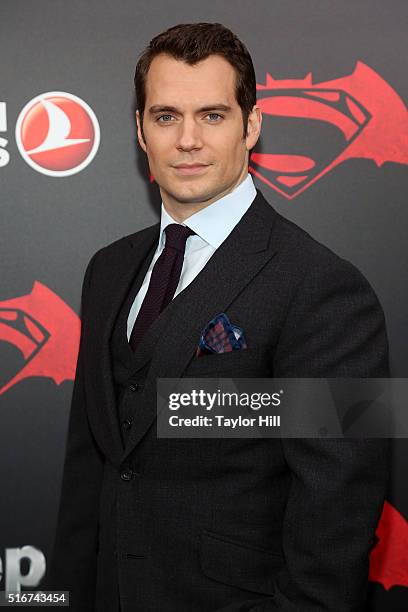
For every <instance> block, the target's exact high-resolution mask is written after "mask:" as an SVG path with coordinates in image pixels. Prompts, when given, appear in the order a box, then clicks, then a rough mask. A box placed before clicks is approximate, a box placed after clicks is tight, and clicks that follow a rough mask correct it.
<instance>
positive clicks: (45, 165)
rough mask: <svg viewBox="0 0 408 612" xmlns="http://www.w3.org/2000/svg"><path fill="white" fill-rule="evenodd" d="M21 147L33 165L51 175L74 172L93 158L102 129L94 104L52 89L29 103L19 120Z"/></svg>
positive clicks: (28, 162) (27, 160)
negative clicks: (91, 105)
mask: <svg viewBox="0 0 408 612" xmlns="http://www.w3.org/2000/svg"><path fill="white" fill-rule="evenodd" d="M16 142H17V146H18V150H19V151H20V154H21V156H22V158H23V159H24V161H26V162H27V164H28V165H29V166H31V167H32V168H34V170H37V172H41V173H42V174H46V175H48V176H56V177H62V176H70V175H72V174H76V173H77V172H80V171H81V170H83V169H84V168H86V166H87V165H88V164H89V163H90V162H91V161H92V160H93V158H94V157H95V155H96V152H97V150H98V147H99V142H100V129H99V123H98V120H97V118H96V115H95V113H94V112H93V110H92V109H91V107H90V106H89V105H88V104H87V103H86V102H84V101H83V100H81V98H78V97H77V96H74V95H73V94H69V93H66V92H65V91H52V92H48V93H44V94H41V95H39V96H36V97H35V98H33V99H32V100H30V102H28V104H26V105H25V106H24V108H23V110H22V111H21V113H20V114H19V116H18V119H17V123H16Z"/></svg>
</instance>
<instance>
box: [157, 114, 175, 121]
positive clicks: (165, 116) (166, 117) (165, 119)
mask: <svg viewBox="0 0 408 612" xmlns="http://www.w3.org/2000/svg"><path fill="white" fill-rule="evenodd" d="M172 117H173V115H160V117H157V120H156V121H158V122H159V123H171V121H169V120H168V119H170V120H171V118H172ZM160 119H164V121H160Z"/></svg>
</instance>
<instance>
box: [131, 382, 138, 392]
mask: <svg viewBox="0 0 408 612" xmlns="http://www.w3.org/2000/svg"><path fill="white" fill-rule="evenodd" d="M138 388H139V385H138V384H137V383H134V384H133V383H132V384H131V385H129V389H130V391H137V390H138Z"/></svg>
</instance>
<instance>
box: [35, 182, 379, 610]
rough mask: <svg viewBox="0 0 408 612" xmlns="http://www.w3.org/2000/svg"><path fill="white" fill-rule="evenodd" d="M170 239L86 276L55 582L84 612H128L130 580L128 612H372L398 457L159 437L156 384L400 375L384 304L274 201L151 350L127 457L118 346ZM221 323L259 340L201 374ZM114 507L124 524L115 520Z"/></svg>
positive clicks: (243, 223)
mask: <svg viewBox="0 0 408 612" xmlns="http://www.w3.org/2000/svg"><path fill="white" fill-rule="evenodd" d="M158 236H159V224H156V225H154V226H152V227H149V228H146V229H144V230H142V231H140V232H136V233H134V234H131V235H130V236H126V237H124V238H122V239H120V240H118V241H116V242H115V243H113V244H110V245H108V246H107V247H105V248H102V249H101V250H99V251H98V252H97V253H96V254H95V255H94V256H93V257H92V259H91V261H90V263H89V265H88V268H87V270H86V274H85V279H84V284H83V293H82V334H81V344H80V352H79V358H78V366H77V374H76V379H75V385H74V391H73V398H72V407H71V417H70V426H69V435H68V442H67V454H66V461H65V468H64V478H63V486H62V497H61V507H60V512H59V518H58V527H57V534H56V541H55V548H54V555H53V560H52V563H51V568H50V575H49V578H48V580H49V581H48V582H46V584H47V585H49V587H50V588H51V587H52V588H57V587H59V588H65V589H70V590H71V597H72V602H73V608H72V609H73V610H74V611H75V612H79V611H81V612H85V611H88V610H89V611H90V610H94V609H97V610H98V611H102V610H103V611H104V612H105V611H106V612H116V610H117V609H118V608H117V604H115V603H114V602H117V601H118V593H117V592H116V587H114V586H110V585H111V584H112V585H114V584H115V581H114V580H112V578H113V577H118V576H119V580H120V594H121V606H122V607H121V609H122V611H123V612H134V611H136V610H140V611H141V612H159V611H160V612H184V611H186V612H210V611H217V612H245V611H251V612H261V611H263V612H269V611H271V612H272V611H273V610H282V611H284V612H292V611H296V612H298V611H302V612H309V611H310V612H318V611H320V610H323V609H324V610H330V612H352V611H353V612H355V611H357V610H363V609H364V602H365V597H366V589H367V579H368V554H369V550H370V547H371V546H372V544H373V537H374V532H375V528H376V525H377V522H378V519H379V516H380V513H381V509H382V505H383V501H384V497H385V493H386V485H387V479H388V470H389V464H388V462H389V455H388V453H389V444H388V441H387V440H380V439H364V440H362V439H295V438H292V439H252V440H248V439H228V440H226V439H218V440H217V439H215V440H211V439H190V440H187V439H162V438H161V439H158V438H157V435H156V429H155V415H156V379H157V378H158V377H187V376H194V377H200V376H219V377H223V376H225V377H231V376H235V377H278V378H285V377H387V376H389V370H388V344H387V336H386V328H385V320H384V315H383V311H382V309H381V306H380V304H379V302H378V299H377V297H376V295H375V293H374V291H373V289H372V288H371V286H370V285H369V283H368V282H367V280H366V279H365V278H364V276H363V275H362V274H361V273H360V272H359V271H358V270H357V269H356V268H355V267H354V266H353V265H352V264H351V263H349V262H348V261H346V260H344V259H341V258H340V257H338V256H337V255H335V254H334V253H333V252H332V251H330V250H329V249H328V248H326V247H324V246H323V245H321V244H320V243H318V242H317V241H315V240H314V239H313V238H312V237H311V236H310V235H309V234H307V233H306V232H305V231H303V230H302V229H300V228H299V227H298V226H296V225H295V224H294V223H292V222H290V221H288V220H286V219H285V218H284V217H282V216H281V215H280V214H279V213H278V212H277V211H275V210H274V209H273V208H272V207H271V206H270V205H269V204H268V203H267V202H266V200H265V199H264V197H263V196H262V194H261V193H260V192H259V191H258V194H257V197H256V198H255V200H254V202H253V203H252V205H251V207H250V208H249V210H248V211H247V212H246V213H245V215H244V216H243V217H242V219H241V220H240V222H239V223H238V224H237V226H236V227H235V228H234V230H233V231H232V233H231V234H230V235H229V236H228V238H227V239H226V240H225V242H224V243H223V244H222V245H221V246H220V248H219V249H218V250H217V251H216V253H215V254H214V255H213V256H212V257H211V259H210V260H209V262H208V263H207V265H206V266H205V268H204V269H203V270H202V271H201V272H200V274H199V275H198V276H197V277H196V278H195V279H194V281H193V282H192V283H191V284H190V285H189V286H188V287H186V289H185V290H184V291H182V292H181V293H180V294H179V295H178V296H177V297H176V298H174V299H173V301H172V302H171V303H170V304H169V306H168V307H167V308H166V309H165V310H164V311H163V312H162V313H161V315H160V316H159V318H158V319H157V320H156V321H155V322H154V323H153V325H152V327H151V328H150V329H149V331H148V332H147V334H146V336H145V337H144V338H143V340H142V342H141V344H140V346H139V349H138V352H137V353H136V354H135V360H136V362H135V363H136V366H137V368H140V371H141V372H142V371H143V368H145V370H144V371H147V376H146V378H145V380H144V388H143V391H142V394H143V395H142V396H141V398H142V401H141V404H140V405H142V410H140V411H139V413H138V418H137V423H136V425H135V426H134V427H133V428H132V431H131V433H130V437H129V440H128V442H127V444H126V448H123V446H122V442H121V437H120V430H119V423H118V417H117V406H116V400H115V394H114V389H113V384H112V372H111V365H112V364H111V363H110V353H109V338H110V335H111V333H112V328H113V325H114V321H115V317H116V316H117V314H118V311H119V309H120V305H121V303H122V302H123V300H124V299H125V297H126V295H127V293H128V291H129V287H130V286H131V283H132V280H133V279H134V277H135V275H136V274H137V271H138V270H139V268H140V265H141V264H142V262H143V260H144V259H145V258H146V254H147V253H151V252H152V248H154V245H155V243H156V242H157V239H158ZM219 312H226V313H227V314H228V316H229V318H230V319H231V321H232V322H233V323H235V324H236V325H239V326H241V327H242V328H243V329H244V332H245V335H246V338H247V343H248V348H247V349H245V350H240V351H233V352H232V353H224V354H214V355H206V356H203V357H200V358H195V357H194V353H195V350H196V346H197V344H198V340H199V337H200V332H201V330H202V329H203V328H204V326H205V325H206V323H207V322H208V321H209V320H210V319H212V318H213V317H214V316H215V315H216V314H217V313H219ZM146 367H147V370H146ZM137 368H136V369H137ZM123 470H131V471H130V474H131V479H130V481H129V480H128V481H126V480H123V478H121V474H122V473H123ZM115 504H116V505H115ZM114 506H115V508H116V509H117V510H118V513H119V514H118V516H120V517H121V518H120V521H119V519H114V518H113V517H114V516H115V515H114V514H111V513H110V510H109V511H108V509H112V508H113V507H114ZM113 520H115V521H116V520H117V524H116V523H115V529H116V530H117V532H116V533H117V542H116V544H115V560H114V561H113V560H112V556H109V554H108V552H107V551H108V548H109V546H108V536H107V533H108V532H109V528H110V533H112V524H110V522H112V521H113ZM117 572H118V573H117Z"/></svg>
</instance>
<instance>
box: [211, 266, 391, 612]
mask: <svg viewBox="0 0 408 612" xmlns="http://www.w3.org/2000/svg"><path fill="white" fill-rule="evenodd" d="M273 370H274V376H275V377H277V378H292V377H299V378H302V377H304V378H307V377H309V378H319V377H322V378H323V377H327V378H337V377H346V378H347V377H359V378H366V377H379V378H380V377H381V378H385V377H389V375H390V374H389V365H388V341H387V334H386V326H385V319H384V314H383V311H382V308H381V306H380V304H379V301H378V299H377V297H376V295H375V293H374V291H373V289H372V288H371V286H370V284H369V283H368V281H367V280H366V279H365V278H364V276H363V275H362V274H361V273H360V272H359V271H358V270H357V269H356V268H355V267H354V266H353V265H352V264H350V263H349V262H347V261H345V260H342V259H340V258H339V259H338V260H337V261H336V263H335V264H334V265H333V266H328V267H326V268H320V269H319V266H316V267H314V268H313V269H312V270H311V271H310V272H309V273H308V274H307V275H306V277H305V278H304V280H303V281H302V282H301V284H300V285H299V287H298V290H297V293H296V296H295V298H294V299H293V300H292V303H291V306H290V309H289V311H288V314H287V318H286V322H285V325H284V327H283V329H282V332H281V335H280V339H279V342H278V345H277V347H276V351H275V353H274V364H273ZM282 448H283V452H284V456H285V459H286V462H287V465H288V468H289V469H290V471H291V475H292V482H291V487H290V490H289V495H288V500H287V505H286V509H285V516H284V522H283V532H282V544H283V551H284V556H285V561H286V562H285V566H284V567H283V569H282V570H281V571H280V572H278V574H277V576H276V580H275V587H276V588H275V592H274V595H273V596H272V597H268V598H265V599H262V600H259V599H256V600H252V602H250V601H248V602H244V603H241V604H240V605H235V607H234V606H228V607H225V608H223V609H222V610H219V611H218V612H247V611H250V612H273V611H276V610H281V611H282V612H299V611H302V612H318V611H320V610H330V612H358V611H360V610H361V611H363V610H364V609H365V601H366V596H367V588H368V570H369V551H370V548H371V547H372V544H373V541H374V534H375V529H376V526H377V523H378V520H379V518H380V515H381V511H382V507H383V503H384V499H385V495H386V488H387V482H388V478H389V459H390V457H389V452H390V442H389V440H388V439H380V438H372V439H367V438H365V439H361V438H360V439H358V438H337V439H334V438H333V439H313V438H286V439H284V438H282Z"/></svg>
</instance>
